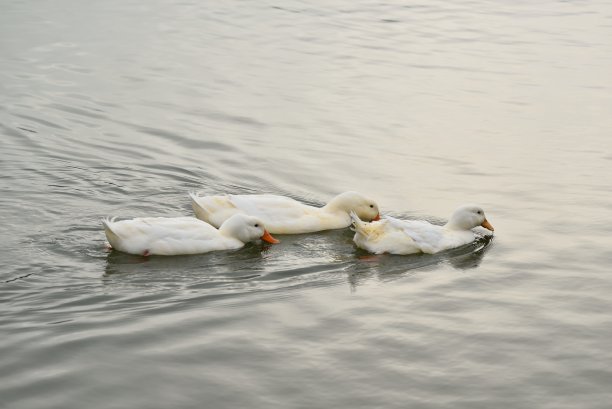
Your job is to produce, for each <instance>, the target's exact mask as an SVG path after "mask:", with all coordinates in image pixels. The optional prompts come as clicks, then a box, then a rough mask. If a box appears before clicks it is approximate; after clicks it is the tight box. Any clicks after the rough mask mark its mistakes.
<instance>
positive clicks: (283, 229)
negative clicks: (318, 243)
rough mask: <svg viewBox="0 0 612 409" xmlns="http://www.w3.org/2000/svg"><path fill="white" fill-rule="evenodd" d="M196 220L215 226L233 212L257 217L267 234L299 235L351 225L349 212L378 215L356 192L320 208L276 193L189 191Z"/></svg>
mask: <svg viewBox="0 0 612 409" xmlns="http://www.w3.org/2000/svg"><path fill="white" fill-rule="evenodd" d="M190 197H191V204H192V207H193V210H194V212H195V215H196V217H197V218H198V219H201V220H204V221H206V222H208V223H210V224H212V225H213V226H219V225H220V224H221V223H223V222H224V221H225V220H226V219H227V218H228V217H231V216H232V215H234V214H240V213H242V214H248V215H251V216H255V217H258V218H259V219H261V220H262V222H263V223H264V224H265V225H266V228H267V229H268V230H269V231H270V233H276V234H300V233H311V232H316V231H321V230H329V229H341V228H344V227H348V226H349V225H350V224H351V217H350V215H349V212H350V211H355V212H356V213H357V214H359V216H360V217H363V218H365V219H366V220H372V219H376V218H379V213H378V205H376V203H375V202H374V201H372V200H369V199H367V198H365V197H363V196H362V195H360V194H358V193H356V192H345V193H342V194H340V195H338V196H336V197H335V198H334V199H332V200H331V201H330V202H329V203H328V204H327V205H325V206H323V207H315V206H310V205H307V204H304V203H301V202H298V201H297V200H294V199H292V198H289V197H285V196H277V195H220V196H197V195H195V194H194V193H190Z"/></svg>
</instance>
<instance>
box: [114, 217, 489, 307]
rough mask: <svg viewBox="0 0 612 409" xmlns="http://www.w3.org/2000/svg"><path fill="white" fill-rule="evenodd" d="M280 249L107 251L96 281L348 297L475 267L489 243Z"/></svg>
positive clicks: (345, 233)
mask: <svg viewBox="0 0 612 409" xmlns="http://www.w3.org/2000/svg"><path fill="white" fill-rule="evenodd" d="M279 238H280V239H281V243H280V244H278V245H268V244H261V243H259V244H254V243H250V244H248V245H247V246H245V247H244V248H242V249H239V250H232V251H220V252H213V253H208V254H202V255H190V256H170V257H166V256H152V257H141V256H133V255H129V254H125V253H121V252H118V251H111V252H109V253H108V255H107V258H106V265H105V268H104V274H103V276H102V281H103V283H104V284H105V285H106V286H109V287H129V288H131V290H132V291H145V292H151V291H153V292H155V291H159V290H167V289H171V288H174V289H177V288H178V289H182V290H183V291H188V292H194V293H198V294H199V295H197V296H196V297H197V298H200V297H201V298H202V300H204V299H210V298H213V299H217V298H219V297H223V298H226V297H229V296H232V295H237V294H244V293H264V292H273V293H274V294H275V295H274V297H285V296H287V294H286V292H287V290H291V289H306V288H312V287H327V286H335V285H342V284H343V283H346V282H347V281H348V284H349V286H350V288H351V290H352V291H356V289H357V287H358V286H359V285H361V284H362V283H365V282H366V281H368V280H370V279H376V280H380V281H393V280H397V279H401V278H405V277H406V276H409V275H414V274H417V273H419V272H423V271H428V270H432V269H435V268H436V266H439V265H440V264H448V265H450V266H452V267H453V268H455V269H458V270H468V269H474V268H477V267H478V266H479V265H480V263H481V261H482V259H483V257H484V255H485V254H486V253H487V251H488V250H489V248H490V247H491V243H492V237H491V236H487V237H482V238H479V239H478V240H476V241H474V242H473V243H471V244H469V245H466V246H462V247H460V248H457V249H453V250H450V251H446V252H443V253H440V254H434V255H430V254H415V255H407V256H397V255H372V254H369V253H367V252H365V251H363V250H361V249H358V248H356V247H355V246H354V244H353V243H352V232H351V231H350V230H348V229H343V230H335V231H327V232H321V233H317V234H310V235H292V236H279Z"/></svg>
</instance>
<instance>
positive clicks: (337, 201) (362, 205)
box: [324, 192, 380, 221]
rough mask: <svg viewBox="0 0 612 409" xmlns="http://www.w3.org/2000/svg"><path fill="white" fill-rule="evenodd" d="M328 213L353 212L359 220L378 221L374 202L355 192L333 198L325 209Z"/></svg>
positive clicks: (378, 217)
mask: <svg viewBox="0 0 612 409" xmlns="http://www.w3.org/2000/svg"><path fill="white" fill-rule="evenodd" d="M324 208H325V209H326V210H329V211H343V212H346V213H347V214H349V213H350V212H351V211H353V212H355V213H356V214H357V216H359V218H360V219H361V220H366V221H374V220H380V213H379V211H378V205H377V204H376V202H375V201H373V200H371V199H368V198H367V197H365V196H363V195H361V194H359V193H357V192H344V193H341V194H339V195H338V196H336V197H334V198H333V199H332V200H331V201H330V202H329V203H328V204H327V205H326V206H325V207H324Z"/></svg>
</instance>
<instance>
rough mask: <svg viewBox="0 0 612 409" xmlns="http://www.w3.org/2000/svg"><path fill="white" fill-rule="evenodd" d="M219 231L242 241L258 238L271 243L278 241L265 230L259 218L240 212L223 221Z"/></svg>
mask: <svg viewBox="0 0 612 409" xmlns="http://www.w3.org/2000/svg"><path fill="white" fill-rule="evenodd" d="M219 232H220V233H221V234H223V235H225V236H228V237H232V238H235V239H238V240H240V241H241V242H243V243H248V242H249V241H255V240H258V239H261V240H263V241H265V242H268V243H272V244H276V243H280V242H279V241H278V240H277V239H275V238H274V237H272V235H271V234H270V233H269V232H268V231H267V230H266V228H265V227H264V224H263V223H262V221H261V220H259V219H258V218H257V217H253V216H248V215H246V214H241V213H238V214H235V215H233V216H232V217H230V218H229V219H227V220H226V221H225V222H223V224H222V225H221V227H219Z"/></svg>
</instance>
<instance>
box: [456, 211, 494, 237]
mask: <svg viewBox="0 0 612 409" xmlns="http://www.w3.org/2000/svg"><path fill="white" fill-rule="evenodd" d="M446 226H447V227H448V228H450V229H454V230H470V229H473V228H474V227H477V226H482V227H484V228H485V229H488V230H491V231H493V230H495V229H493V226H491V223H489V221H488V220H487V217H486V216H485V213H484V210H482V208H480V207H479V206H475V205H466V206H461V207H460V208H458V209H457V210H455V212H454V213H453V215H452V216H451V218H450V220H449V221H448V223H447V224H446Z"/></svg>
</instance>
